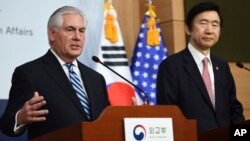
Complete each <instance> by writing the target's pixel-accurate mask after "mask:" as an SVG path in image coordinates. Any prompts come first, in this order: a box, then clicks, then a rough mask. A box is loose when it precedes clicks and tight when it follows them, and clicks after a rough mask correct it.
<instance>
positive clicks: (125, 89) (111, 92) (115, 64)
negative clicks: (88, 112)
mask: <svg viewBox="0 0 250 141" xmlns="http://www.w3.org/2000/svg"><path fill="white" fill-rule="evenodd" d="M95 56H98V58H99V59H100V61H101V62H103V63H104V64H105V65H107V66H109V67H110V68H111V69H113V70H114V71H116V72H117V73H119V74H120V75H122V76H123V77H125V78H126V79H127V80H129V81H130V82H132V75H131V72H130V68H129V65H128V59H127V55H126V51H125V47H124V42H123V39H122V35H121V30H120V27H119V24H118V21H117V14H116V11H115V9H114V8H113V6H112V5H111V4H110V3H109V2H108V1H106V3H105V6H104V17H103V24H102V29H101V39H100V45H99V48H98V50H97V51H96V54H95ZM93 68H94V69H95V70H96V71H98V72H99V73H101V74H102V75H103V76H104V77H105V80H106V83H107V91H108V97H109V101H110V103H111V105H112V106H114V105H119V106H125V105H132V101H131V98H132V97H134V96H135V91H134V88H133V86H131V85H130V84H129V83H127V82H126V81H124V80H123V79H122V78H120V77H119V76H118V75H116V74H115V73H113V72H112V71H110V70H109V69H107V68H106V67H104V66H103V65H101V64H98V63H96V65H95V66H94V67H93Z"/></svg>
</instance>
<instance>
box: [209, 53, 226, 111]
mask: <svg viewBox="0 0 250 141" xmlns="http://www.w3.org/2000/svg"><path fill="white" fill-rule="evenodd" d="M211 61H212V64H213V71H214V83H215V86H214V87H215V108H216V111H217V110H218V109H219V107H221V104H222V102H221V101H223V97H222V95H221V93H222V89H221V86H220V84H221V83H222V82H220V81H221V80H220V78H221V77H220V76H222V74H221V73H223V71H221V69H222V68H221V67H220V65H219V63H217V61H216V59H215V58H214V57H213V56H211ZM217 101H220V102H217Z"/></svg>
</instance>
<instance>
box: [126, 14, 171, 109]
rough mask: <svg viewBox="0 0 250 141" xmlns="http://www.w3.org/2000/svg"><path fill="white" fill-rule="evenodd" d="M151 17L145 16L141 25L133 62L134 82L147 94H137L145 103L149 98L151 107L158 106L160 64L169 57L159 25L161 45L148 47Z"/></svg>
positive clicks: (138, 92) (131, 67)
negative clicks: (148, 25) (157, 82)
mask: <svg viewBox="0 0 250 141" xmlns="http://www.w3.org/2000/svg"><path fill="white" fill-rule="evenodd" d="M148 18H149V16H148V15H145V17H144V19H143V23H142V25H141V29H140V33H139V35H138V38H137V42H136V46H135V49H134V54H133V57H132V61H131V66H130V69H131V73H132V77H133V82H134V84H135V85H137V86H139V87H140V88H141V89H142V90H144V92H145V93H146V94H147V96H145V94H144V93H142V92H140V91H139V90H137V94H138V95H139V97H140V98H141V99H142V101H145V100H146V98H148V102H149V105H155V104H156V78H157V72H158V67H159V64H160V63H161V61H162V60H163V59H165V58H166V57H167V49H166V45H165V43H164V40H163V37H162V34H161V30H160V27H159V25H158V24H157V28H158V30H159V33H160V36H159V38H160V44H159V45H158V46H149V45H147V31H148V28H147V26H146V23H147V21H148Z"/></svg>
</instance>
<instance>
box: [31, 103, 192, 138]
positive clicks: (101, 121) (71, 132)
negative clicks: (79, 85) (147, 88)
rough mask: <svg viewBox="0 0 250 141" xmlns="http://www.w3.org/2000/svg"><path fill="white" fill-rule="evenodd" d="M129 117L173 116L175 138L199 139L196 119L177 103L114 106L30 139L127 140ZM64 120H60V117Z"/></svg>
mask: <svg viewBox="0 0 250 141" xmlns="http://www.w3.org/2000/svg"><path fill="white" fill-rule="evenodd" d="M125 117H134V118H135V117H138V118H145V117H146V118H147V117H149V118H153V117H166V118H172V121H173V132H174V140H175V141H184V140H185V141H197V128H196V121H195V120H187V119H186V118H185V117H184V116H183V114H182V113H181V111H180V109H179V108H178V107H177V106H172V105H171V106H170V105H169V106H111V107H107V108H106V109H105V110H104V111H103V112H102V114H101V115H100V117H99V118H98V119H97V120H96V121H93V122H82V123H79V124H77V125H72V126H69V127H66V128H63V129H60V130H57V131H54V132H51V133H48V134H46V135H43V136H40V137H38V138H34V139H32V140H30V141H59V140H61V141H62V140H69V141H102V140H105V141H125V133H124V121H123V119H124V118H125ZM58 120H60V119H58Z"/></svg>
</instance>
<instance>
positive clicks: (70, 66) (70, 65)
mask: <svg viewBox="0 0 250 141" xmlns="http://www.w3.org/2000/svg"><path fill="white" fill-rule="evenodd" d="M65 65H66V67H67V68H68V69H69V70H70V71H72V70H73V64H72V63H66V64H65Z"/></svg>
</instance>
